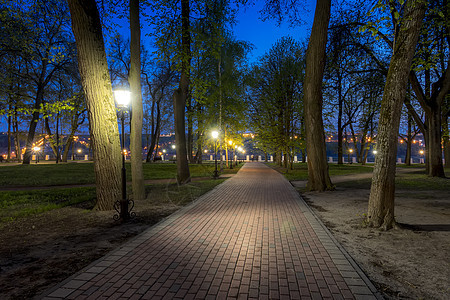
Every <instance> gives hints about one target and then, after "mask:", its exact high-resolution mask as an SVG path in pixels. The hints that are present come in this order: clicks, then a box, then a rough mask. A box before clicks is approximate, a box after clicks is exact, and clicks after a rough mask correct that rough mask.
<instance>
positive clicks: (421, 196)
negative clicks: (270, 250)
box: [295, 174, 450, 300]
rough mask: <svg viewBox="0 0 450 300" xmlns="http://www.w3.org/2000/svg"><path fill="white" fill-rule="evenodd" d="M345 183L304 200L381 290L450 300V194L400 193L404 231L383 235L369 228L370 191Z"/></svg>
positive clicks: (390, 294)
mask: <svg viewBox="0 0 450 300" xmlns="http://www.w3.org/2000/svg"><path fill="white" fill-rule="evenodd" d="M367 175H368V174H365V175H362V177H361V178H363V177H365V176H367ZM353 177H354V176H353ZM353 177H351V176H349V177H347V178H348V180H355V178H353ZM369 177H370V176H369ZM344 178H345V176H340V177H339V178H334V179H333V182H334V183H335V184H336V187H337V188H336V191H333V192H325V193H313V192H306V193H302V196H303V198H304V199H305V200H306V201H307V203H308V204H309V205H310V206H311V207H312V208H313V209H314V211H315V212H316V213H317V214H318V216H319V217H320V218H321V219H322V221H323V222H324V223H325V225H326V226H327V227H328V228H329V229H330V231H331V232H332V233H333V235H334V236H335V237H336V238H337V239H338V241H339V242H340V243H341V244H342V245H343V246H344V247H345V249H346V250H347V251H348V252H349V253H350V254H351V256H352V257H353V258H354V259H355V260H356V261H357V262H358V264H359V265H360V266H361V268H362V269H363V270H364V272H365V273H366V274H367V275H368V277H369V278H370V279H371V280H372V281H373V282H374V284H375V285H376V286H377V288H378V289H379V290H380V291H381V292H382V293H384V295H385V297H386V298H388V299H442V300H444V299H450V194H449V193H448V191H420V192H418V191H410V190H397V191H396V206H395V215H396V221H397V222H398V223H400V226H399V228H396V229H393V230H390V231H387V232H382V231H379V230H377V229H372V228H366V227H364V214H365V213H366V212H367V204H368V199H369V189H361V188H359V189H358V188H349V187H340V185H339V182H345V181H346V180H344ZM295 186H297V187H298V186H300V187H301V186H304V183H301V182H296V183H295ZM346 186H348V185H346ZM355 186H358V185H357V184H355Z"/></svg>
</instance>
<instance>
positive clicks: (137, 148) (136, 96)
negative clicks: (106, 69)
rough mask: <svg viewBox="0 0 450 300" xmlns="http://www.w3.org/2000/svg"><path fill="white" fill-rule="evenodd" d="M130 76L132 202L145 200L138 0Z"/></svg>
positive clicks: (136, 2)
mask: <svg viewBox="0 0 450 300" xmlns="http://www.w3.org/2000/svg"><path fill="white" fill-rule="evenodd" d="M130 29H131V33H130V35H131V42H130V74H129V77H128V81H129V83H130V90H131V100H132V101H131V111H132V112H133V113H132V116H131V134H130V150H131V178H132V190H133V200H140V199H145V185H144V171H143V168H142V123H143V119H144V112H143V107H142V91H141V28H140V21H139V0H130Z"/></svg>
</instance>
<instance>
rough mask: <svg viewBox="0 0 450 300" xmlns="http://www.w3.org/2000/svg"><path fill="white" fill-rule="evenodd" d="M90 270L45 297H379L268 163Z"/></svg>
mask: <svg viewBox="0 0 450 300" xmlns="http://www.w3.org/2000/svg"><path fill="white" fill-rule="evenodd" d="M86 270H87V271H86V272H81V273H79V274H76V275H75V276H73V277H71V279H70V280H68V281H66V282H65V283H64V286H63V285H61V286H60V288H59V289H53V290H52V291H50V292H49V293H48V294H47V296H48V297H50V296H52V297H53V296H55V299H58V298H60V299H62V298H64V297H68V295H74V297H75V296H80V298H82V297H81V296H83V297H85V296H91V297H96V300H99V299H103V298H111V297H113V296H117V295H120V296H122V297H124V298H130V299H135V298H136V299H138V298H140V297H142V299H158V298H165V299H171V298H176V299H195V298H201V299H208V298H211V297H216V299H226V298H227V297H232V298H238V299H247V298H248V299H269V298H271V299H279V298H280V299H282V298H286V299H288V298H290V299H315V298H317V297H318V296H320V297H322V298H323V299H328V298H329V299H331V298H335V299H354V298H355V295H356V296H358V298H360V297H361V295H363V296H367V297H368V298H367V299H372V297H374V296H373V294H372V292H371V290H370V289H369V288H368V287H367V285H366V284H365V281H364V280H362V279H361V275H360V273H359V272H358V271H357V270H355V269H354V268H353V266H352V264H351V263H350V262H349V261H348V260H347V259H346V257H345V256H344V255H343V253H342V252H341V250H340V249H339V248H338V247H337V246H336V245H335V242H334V240H332V239H331V238H330V237H329V236H328V233H327V231H326V230H324V229H323V225H322V224H321V223H319V222H318V221H317V219H316V218H315V217H314V216H313V215H312V213H311V211H310V210H309V208H308V207H307V206H306V204H305V203H304V202H303V200H301V198H299V196H298V195H297V193H296V191H295V190H294V189H293V187H292V186H291V185H290V183H289V182H288V181H287V180H285V179H284V178H283V177H282V176H281V175H280V174H278V173H277V172H276V171H273V170H272V169H270V168H268V167H266V166H265V165H263V164H261V163H248V164H246V165H245V166H244V167H242V169H241V170H240V171H239V173H238V174H237V175H235V176H234V177H232V178H230V179H228V180H227V181H225V182H224V183H223V184H221V185H219V186H217V187H216V188H215V189H213V190H212V191H210V192H209V193H207V194H205V195H204V196H202V197H201V198H200V199H198V200H197V201H196V202H195V203H194V204H192V205H189V206H187V207H186V208H183V209H181V210H180V211H179V212H177V213H175V214H174V215H172V216H170V217H169V218H167V219H166V220H165V221H164V222H162V223H159V224H158V225H156V226H154V227H152V228H150V229H149V230H147V231H145V232H144V233H142V234H141V235H140V236H139V237H137V238H136V239H134V240H132V241H130V242H129V243H126V244H124V245H122V246H121V247H120V248H119V249H117V250H115V251H113V252H112V253H111V254H110V255H108V256H106V257H105V258H103V259H101V260H99V261H97V262H96V263H95V264H92V265H90V266H89V267H88V268H87V269H86ZM365 280H366V279H365ZM111 291H113V293H111ZM122 292H123V293H122ZM352 293H355V295H354V294H352ZM369 297H370V298H369ZM68 298H69V297H68Z"/></svg>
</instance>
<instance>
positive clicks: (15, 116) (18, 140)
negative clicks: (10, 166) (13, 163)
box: [12, 107, 22, 163]
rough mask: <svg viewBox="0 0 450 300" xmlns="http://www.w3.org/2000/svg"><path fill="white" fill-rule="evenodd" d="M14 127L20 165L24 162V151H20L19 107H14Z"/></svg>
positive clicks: (15, 145)
mask: <svg viewBox="0 0 450 300" xmlns="http://www.w3.org/2000/svg"><path fill="white" fill-rule="evenodd" d="M12 127H13V135H14V147H15V149H16V157H17V162H18V163H20V162H21V161H22V150H21V149H20V136H19V122H18V120H17V107H14V114H13V123H12Z"/></svg>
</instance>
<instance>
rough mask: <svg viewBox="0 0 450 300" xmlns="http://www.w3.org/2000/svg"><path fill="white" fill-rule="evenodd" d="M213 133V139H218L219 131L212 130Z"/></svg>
mask: <svg viewBox="0 0 450 300" xmlns="http://www.w3.org/2000/svg"><path fill="white" fill-rule="evenodd" d="M211 135H212V137H213V139H217V138H218V137H219V132H218V131H217V130H214V131H213V132H211Z"/></svg>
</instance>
